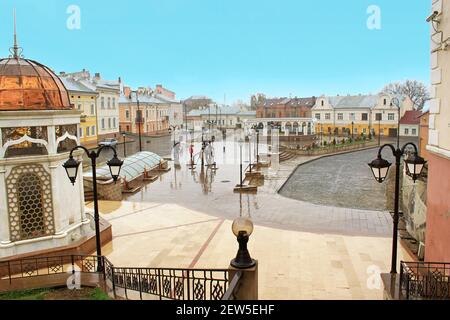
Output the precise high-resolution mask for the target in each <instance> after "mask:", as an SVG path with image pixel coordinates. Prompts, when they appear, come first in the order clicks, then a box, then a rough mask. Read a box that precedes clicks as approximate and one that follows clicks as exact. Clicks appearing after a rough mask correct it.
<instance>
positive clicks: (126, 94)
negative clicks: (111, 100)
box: [123, 87, 131, 98]
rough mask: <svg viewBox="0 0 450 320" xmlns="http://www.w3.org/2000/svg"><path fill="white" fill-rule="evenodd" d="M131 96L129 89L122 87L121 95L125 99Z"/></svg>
mask: <svg viewBox="0 0 450 320" xmlns="http://www.w3.org/2000/svg"><path fill="white" fill-rule="evenodd" d="M130 94H131V88H130V87H123V95H124V96H125V97H127V98H129V97H130Z"/></svg>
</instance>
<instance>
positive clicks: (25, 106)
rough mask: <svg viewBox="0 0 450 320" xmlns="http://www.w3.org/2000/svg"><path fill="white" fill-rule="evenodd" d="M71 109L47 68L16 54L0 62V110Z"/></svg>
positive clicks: (59, 85) (64, 91) (62, 89)
mask: <svg viewBox="0 0 450 320" xmlns="http://www.w3.org/2000/svg"><path fill="white" fill-rule="evenodd" d="M14 52H16V51H14ZM71 108H72V106H71V105H70V102H69V95H68V93H67V90H66V88H65V87H64V85H63V83H62V81H61V80H60V79H59V78H58V76H56V74H55V73H54V72H53V71H51V70H50V69H49V68H48V67H46V66H44V65H42V64H40V63H39V62H36V61H33V60H28V59H23V58H21V57H20V56H19V55H18V53H15V54H13V56H12V57H10V58H6V59H1V60H0V110H4V111H7V110H67V109H71Z"/></svg>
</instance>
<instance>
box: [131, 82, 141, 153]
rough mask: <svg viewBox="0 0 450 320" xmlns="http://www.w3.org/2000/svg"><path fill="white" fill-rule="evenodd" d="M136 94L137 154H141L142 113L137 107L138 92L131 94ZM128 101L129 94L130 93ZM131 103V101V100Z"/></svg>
mask: <svg viewBox="0 0 450 320" xmlns="http://www.w3.org/2000/svg"><path fill="white" fill-rule="evenodd" d="M133 92H134V93H135V94H136V105H137V113H136V122H137V125H138V134H139V152H142V134H141V124H142V113H141V109H140V105H139V92H138V91H132V93H133ZM130 99H132V97H131V93H130ZM131 101H133V100H131Z"/></svg>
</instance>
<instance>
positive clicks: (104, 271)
mask: <svg viewBox="0 0 450 320" xmlns="http://www.w3.org/2000/svg"><path fill="white" fill-rule="evenodd" d="M102 265H103V281H105V284H106V267H105V266H106V264H105V257H104V256H102Z"/></svg>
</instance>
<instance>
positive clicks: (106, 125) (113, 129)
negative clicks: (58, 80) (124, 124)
mask: <svg viewBox="0 0 450 320" xmlns="http://www.w3.org/2000/svg"><path fill="white" fill-rule="evenodd" d="M64 76H65V77H67V78H69V79H72V80H74V81H76V82H78V83H79V84H81V85H82V86H84V87H86V88H88V89H90V90H92V91H95V92H96V93H97V94H98V96H97V105H96V109H97V136H98V141H99V142H100V141H102V140H104V139H106V138H119V136H120V134H119V98H120V83H121V81H120V78H119V79H118V80H105V79H102V77H101V75H100V74H99V73H96V74H95V76H94V77H92V76H91V74H90V72H89V71H86V70H83V71H80V72H74V73H67V74H66V73H64Z"/></svg>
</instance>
